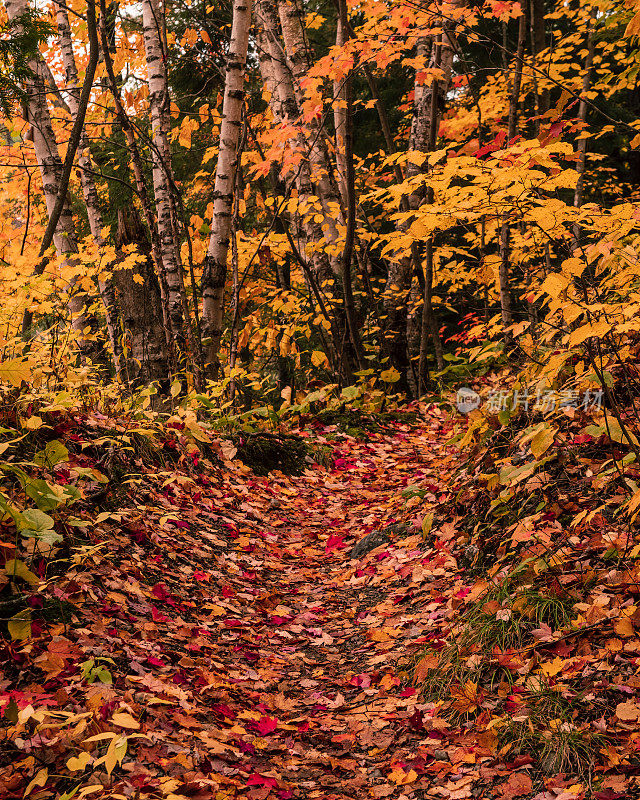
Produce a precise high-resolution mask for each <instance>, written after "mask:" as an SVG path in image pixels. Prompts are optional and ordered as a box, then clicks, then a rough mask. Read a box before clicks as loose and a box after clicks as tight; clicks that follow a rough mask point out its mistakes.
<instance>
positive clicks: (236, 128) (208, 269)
mask: <svg viewBox="0 0 640 800" xmlns="http://www.w3.org/2000/svg"><path fill="white" fill-rule="evenodd" d="M250 27H251V0H234V4H233V23H232V27H231V41H230V42H229V52H228V54H227V65H226V71H225V86H224V99H223V105H222V123H221V126H220V150H219V154H218V163H217V166H216V177H215V186H214V193H213V198H214V199H213V219H212V222H211V237H210V239H209V247H208V249H207V256H206V259H205V263H204V271H203V275H202V334H203V339H204V352H205V363H206V364H207V365H208V368H209V370H210V371H211V372H213V373H217V372H218V368H219V362H218V352H219V349H220V340H221V337H222V323H223V317H224V287H225V282H226V278H227V256H228V251H229V237H230V233H231V218H232V207H233V193H234V186H235V177H236V170H237V167H238V163H237V159H238V144H239V141H240V128H241V125H242V109H243V105H244V74H245V67H246V62H247V49H248V46H249V30H250Z"/></svg>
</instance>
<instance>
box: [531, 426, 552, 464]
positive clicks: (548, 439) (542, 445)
mask: <svg viewBox="0 0 640 800" xmlns="http://www.w3.org/2000/svg"><path fill="white" fill-rule="evenodd" d="M557 432H558V429H557V428H543V429H542V430H541V431H538V433H536V435H535V436H534V437H533V439H532V440H531V452H532V453H533V455H534V456H535V457H536V458H540V456H541V455H542V454H543V453H546V451H547V450H548V449H549V448H550V447H551V445H552V444H553V440H554V438H555V435H556V433H557Z"/></svg>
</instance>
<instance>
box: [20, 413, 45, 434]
mask: <svg viewBox="0 0 640 800" xmlns="http://www.w3.org/2000/svg"><path fill="white" fill-rule="evenodd" d="M43 425H44V420H43V419H42V417H38V416H36V415H35V414H34V416H32V417H27V419H25V421H24V422H23V424H22V427H23V428H26V429H27V430H28V431H37V430H38V428H41V427H42V426H43Z"/></svg>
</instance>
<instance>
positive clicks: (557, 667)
mask: <svg viewBox="0 0 640 800" xmlns="http://www.w3.org/2000/svg"><path fill="white" fill-rule="evenodd" d="M565 664H566V661H564V659H562V658H560V657H559V656H556V657H555V658H554V659H553V661H547V662H546V663H545V664H543V665H542V666H541V667H540V669H541V670H542V672H543V673H544V674H545V675H546V676H547V677H549V678H553V677H554V676H555V675H557V674H558V673H559V672H562V668H563V667H564V665H565Z"/></svg>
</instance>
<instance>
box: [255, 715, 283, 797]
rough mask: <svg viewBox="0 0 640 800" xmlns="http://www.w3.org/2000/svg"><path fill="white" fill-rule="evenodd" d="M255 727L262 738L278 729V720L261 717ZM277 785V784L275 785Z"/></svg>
mask: <svg viewBox="0 0 640 800" xmlns="http://www.w3.org/2000/svg"><path fill="white" fill-rule="evenodd" d="M253 724H254V727H255V729H256V730H257V731H258V733H259V734H260V735H261V736H266V735H267V734H269V733H273V732H274V731H275V729H276V728H277V727H278V720H277V719H272V718H271V717H260V720H259V721H258V722H254V723H253ZM274 785H275V784H274Z"/></svg>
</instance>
